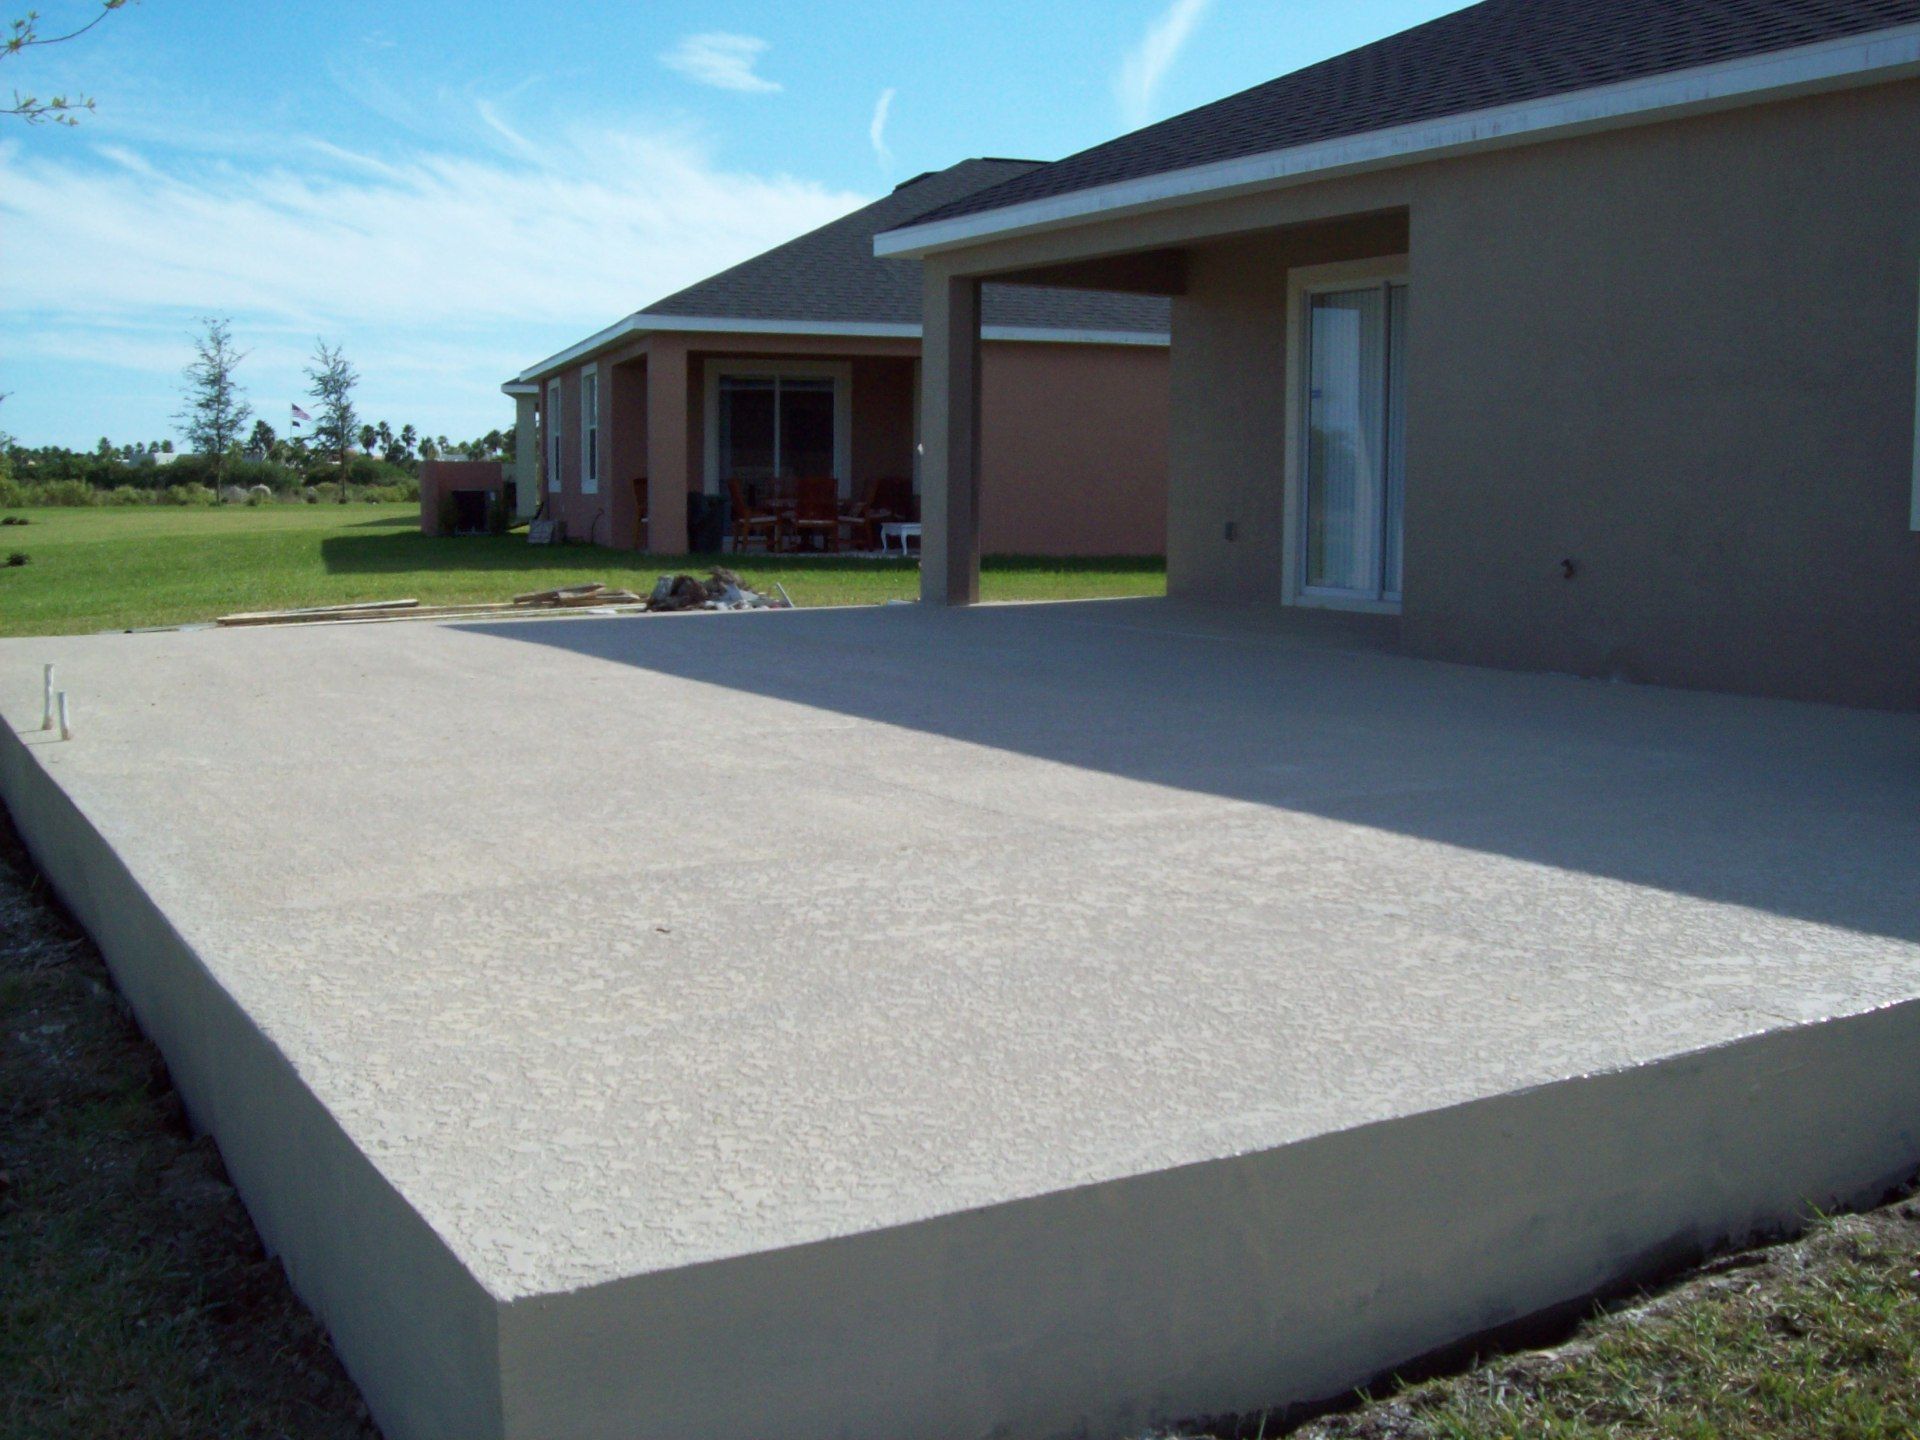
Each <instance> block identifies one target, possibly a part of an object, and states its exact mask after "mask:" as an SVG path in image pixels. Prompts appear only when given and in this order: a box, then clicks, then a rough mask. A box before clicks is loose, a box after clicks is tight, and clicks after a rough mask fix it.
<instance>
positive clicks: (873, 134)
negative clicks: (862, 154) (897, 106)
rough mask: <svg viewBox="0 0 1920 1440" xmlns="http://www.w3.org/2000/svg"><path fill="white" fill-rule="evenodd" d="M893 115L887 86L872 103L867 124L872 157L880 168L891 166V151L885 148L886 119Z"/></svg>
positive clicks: (890, 91) (891, 100) (891, 95)
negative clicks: (878, 163) (870, 117)
mask: <svg viewBox="0 0 1920 1440" xmlns="http://www.w3.org/2000/svg"><path fill="white" fill-rule="evenodd" d="M892 113H893V87H892V86H891V85H889V86H888V87H887V88H886V89H885V90H882V91H881V92H880V98H879V99H878V100H876V101H874V102H873V119H872V120H871V121H870V122H868V124H867V139H868V140H869V141H871V142H872V144H873V156H874V159H876V160H878V161H879V162H880V164H881V167H882V168H885V167H886V166H888V165H891V164H893V151H891V150H889V149H888V148H887V117H888V116H889V115H891V114H892Z"/></svg>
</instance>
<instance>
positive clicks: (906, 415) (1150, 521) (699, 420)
mask: <svg viewBox="0 0 1920 1440" xmlns="http://www.w3.org/2000/svg"><path fill="white" fill-rule="evenodd" d="M709 347H711V348H709ZM919 348H920V347H919V345H918V343H917V342H916V341H911V340H856V341H848V340H845V339H835V338H832V337H820V336H768V335H752V336H745V335H743V336H730V335H729V336H718V337H714V338H712V339H707V338H705V337H703V338H702V348H701V349H699V350H687V349H685V348H684V342H679V341H669V342H668V343H667V344H666V345H665V346H663V345H662V344H661V338H660V337H657V336H656V337H652V338H651V339H649V340H647V341H644V342H642V343H641V344H640V345H638V346H635V347H632V349H631V351H630V352H623V351H614V352H609V353H608V354H606V355H603V356H601V357H600V358H599V360H598V364H599V367H600V368H599V373H600V376H601V385H600V391H601V419H600V424H601V447H602V449H601V454H602V460H603V464H602V475H601V485H600V492H599V494H598V495H584V494H582V493H581V489H580V423H581V417H580V396H581V385H580V377H581V373H582V367H581V366H577V365H576V366H574V367H571V368H570V369H568V370H567V371H565V372H564V373H563V374H562V376H561V382H562V385H561V396H562V398H561V415H560V420H559V423H560V426H561V465H560V477H561V489H560V491H559V492H558V493H557V494H555V493H552V492H547V491H543V492H542V493H543V495H544V496H545V498H546V502H547V506H548V513H549V514H552V515H555V516H558V517H560V518H563V519H565V520H566V522H567V535H568V538H569V539H572V540H586V539H589V538H591V539H592V540H593V541H594V542H595V543H599V544H610V545H614V546H618V547H621V548H631V547H633V546H635V545H638V544H639V543H640V536H639V533H638V526H637V524H636V523H635V515H634V514H633V513H632V510H633V507H630V506H629V505H628V504H627V497H628V494H629V491H630V489H631V484H630V482H631V481H632V479H633V478H634V477H635V476H638V475H642V474H647V475H649V476H650V478H651V475H650V472H651V471H652V469H653V468H654V465H653V460H652V458H651V457H652V456H653V455H654V454H655V453H656V452H657V453H659V454H661V455H668V454H669V452H670V453H671V457H672V458H670V459H669V460H668V462H667V463H668V465H669V468H670V469H671V470H672V471H673V472H674V474H672V475H669V476H668V479H669V481H670V482H671V481H672V480H674V479H675V478H677V474H678V471H679V470H680V468H682V466H684V469H685V471H686V484H687V486H688V487H690V488H699V487H700V486H702V485H704V483H705V480H706V387H707V374H708V370H709V369H710V368H711V367H712V366H714V365H715V364H716V363H718V362H719V361H722V360H729V361H731V360H739V359H741V358H743V357H758V358H764V359H768V360H783V359H792V360H819V361H831V362H839V363H844V364H846V365H847V366H848V367H849V370H850V374H851V384H852V394H851V407H850V408H851V415H852V437H851V440H852V443H851V447H850V449H851V482H850V485H849V494H851V495H852V496H854V497H858V496H860V495H862V494H864V493H865V490H866V487H867V485H868V483H869V482H871V481H872V480H874V479H877V478H884V477H890V476H912V475H913V473H914V459H915V456H914V445H915V438H914V437H915V426H914V404H915V395H916V391H915V386H916V381H915V369H916V365H917V362H918V355H919ZM985 350H986V353H985V356H984V357H983V379H982V385H983V388H984V390H985V393H986V395H987V397H988V405H987V412H986V417H985V421H984V424H983V427H982V435H981V448H982V460H981V465H982V473H981V486H982V493H983V502H982V519H981V524H982V534H983V538H984V541H985V544H986V546H987V548H988V550H989V551H991V552H993V553H997V554H1020V555H1157V554H1160V553H1162V551H1163V550H1164V548H1165V537H1166V494H1167V490H1166V475H1167V409H1168V391H1167V369H1168V361H1167V351H1166V349H1165V347H1163V346H1158V345H1151V346H1130V345H1100V346H1094V345H1064V344H1043V343H1034V342H1027V341H1001V342H993V343H990V344H988V345H987V346H986V347H985ZM656 352H657V353H656ZM663 364H678V365H680V366H683V367H684V372H685V376H686V386H685V406H684V410H685V424H684V430H683V432H682V434H683V437H684V443H683V445H668V446H661V447H654V446H651V445H650V443H649V436H648V430H647V425H648V414H649V406H648V391H647V387H648V383H649V380H648V376H649V373H650V371H652V370H653V369H655V368H658V367H660V366H662V365H663ZM545 396H546V390H545V382H544V381H543V382H542V390H541V403H542V404H543V405H544V404H545ZM673 411H674V413H675V414H676V415H677V414H679V413H680V407H678V406H675V407H673ZM682 457H683V458H682ZM683 509H684V502H683ZM648 538H649V540H652V539H653V537H652V536H651V535H649V537H648ZM653 543H654V544H655V546H656V548H664V546H662V545H661V544H660V543H659V542H658V541H654V542H653Z"/></svg>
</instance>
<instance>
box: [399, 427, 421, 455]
mask: <svg viewBox="0 0 1920 1440" xmlns="http://www.w3.org/2000/svg"><path fill="white" fill-rule="evenodd" d="M419 439H420V432H419V431H418V430H415V429H414V428H413V426H411V425H403V426H401V427H400V453H401V455H403V456H404V457H405V458H407V459H409V460H411V459H412V458H413V447H414V446H415V445H416V444H417V443H418V442H419Z"/></svg>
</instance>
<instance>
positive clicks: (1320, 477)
mask: <svg viewBox="0 0 1920 1440" xmlns="http://www.w3.org/2000/svg"><path fill="white" fill-rule="evenodd" d="M1306 302H1307V303H1306V344H1305V351H1306V354H1305V357H1304V358H1305V362H1306V363H1305V371H1306V376H1305V379H1306V387H1307V395H1306V405H1305V412H1306V436H1305V457H1304V460H1305V463H1304V466H1303V483H1302V485H1301V487H1300V507H1301V516H1300V520H1301V525H1300V531H1301V535H1302V553H1301V586H1300V588H1301V590H1302V592H1303V593H1304V594H1306V595H1313V596H1325V597H1328V598H1339V599H1347V600H1371V601H1385V602H1395V601H1398V600H1399V598H1400V550H1401V515H1402V509H1403V504H1402V497H1403V491H1404V484H1405V455H1404V450H1405V431H1406V370H1405V366H1406V362H1405V351H1406V324H1407V287H1406V285H1405V284H1404V283H1402V282H1399V281H1381V282H1378V283H1375V284H1367V285H1356V286H1353V287H1351V288H1341V289H1326V290H1316V291H1311V292H1309V293H1308V294H1307V297H1306Z"/></svg>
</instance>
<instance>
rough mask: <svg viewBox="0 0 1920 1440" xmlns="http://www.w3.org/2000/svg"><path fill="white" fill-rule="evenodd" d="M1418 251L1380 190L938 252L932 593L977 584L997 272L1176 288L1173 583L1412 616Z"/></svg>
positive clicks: (929, 422) (1177, 590)
mask: <svg viewBox="0 0 1920 1440" xmlns="http://www.w3.org/2000/svg"><path fill="white" fill-rule="evenodd" d="M1413 248H1414V247H1413V244H1412V239H1411V225H1410V205H1409V203H1408V196H1407V195H1406V194H1405V193H1404V192H1393V191H1389V190H1386V189H1383V188H1382V187H1380V186H1377V185H1376V186H1374V187H1372V190H1371V193H1362V194H1354V195H1351V196H1347V197H1344V198H1341V197H1335V198H1332V199H1329V200H1323V201H1322V202H1321V203H1319V204H1311V203H1303V201H1302V199H1301V198H1300V197H1297V196H1296V197H1292V198H1291V202H1290V203H1289V204H1276V203H1275V202H1274V201H1273V199H1272V198H1271V197H1269V198H1268V199H1267V200H1266V201H1265V202H1264V203H1242V204H1237V205H1231V206H1210V207H1199V208H1198V209H1197V210H1196V212H1194V213H1186V212H1171V213H1168V214H1165V215H1160V216H1155V217H1148V218H1144V219H1143V218H1140V217H1130V218H1129V219H1127V220H1125V221H1117V222H1112V223H1108V224H1105V225H1102V226H1098V227H1089V228H1087V229H1084V230H1079V231H1073V232H1068V233H1065V234H1044V235H1035V236H1026V237H1022V238H1019V239H1012V240H1003V241H997V242H995V243H992V244H989V245H982V246H980V247H977V248H959V247H956V248H954V249H952V250H950V251H934V252H931V253H927V254H925V255H924V256H923V257H922V258H923V263H924V269H925V299H924V304H925V314H926V335H927V339H926V350H925V357H926V358H925V363H924V370H923V404H924V413H923V416H922V421H921V430H922V435H923V439H924V447H923V448H924V453H923V456H922V469H921V485H922V493H923V505H924V511H925V515H924V519H925V556H926V560H925V563H924V565H923V567H922V598H923V599H925V600H927V601H930V602H932V603H935V604H943V605H966V604H972V603H974V602H976V601H977V600H978V598H979V565H980V556H981V553H982V545H981V540H980V524H979V503H980V484H979V476H980V470H981V463H980V446H979V442H978V437H979V436H980V434H981V433H982V431H983V429H984V428H985V427H986V426H988V425H990V424H991V414H990V412H989V411H988V409H987V406H988V405H989V404H990V403H991V397H989V396H986V395H985V394H984V393H983V388H982V386H981V385H980V383H979V371H980V367H981V355H982V345H981V324H980V295H981V287H982V286H983V285H986V284H989V283H994V284H1009V285H1036V286H1063V287H1070V288H1076V289H1100V290H1109V291H1117V292H1125V293H1134V294H1152V295H1163V296H1167V297H1169V298H1171V300H1172V302H1173V330H1172V365H1171V386H1172V415H1171V429H1170V434H1169V450H1170V454H1169V477H1168V512H1167V555H1168V585H1169V591H1170V593H1173V594H1176V595H1183V596H1188V597H1193V598H1232V599H1237V600H1244V599H1249V598H1266V599H1271V600H1274V601H1276V602H1280V603H1285V604H1290V605H1304V606H1310V607H1318V608H1326V609H1334V610H1356V611H1368V612H1374V613H1379V614H1382V615H1389V616H1397V615H1398V614H1399V613H1400V607H1401V599H1402V594H1403V588H1404V581H1403V574H1404V569H1405V560H1404V555H1405V547H1404V537H1405V533H1406V524H1407V522H1406V514H1407V510H1406V478H1405V477H1406V461H1407V446H1406V438H1405V437H1406V427H1407V413H1408V412H1407V404H1408V397H1409V393H1410V388H1409V378H1410V375H1411V373H1412V372H1413V368H1414V367H1415V366H1416V365H1418V364H1419V363H1420V361H1419V358H1418V356H1419V352H1418V343H1417V341H1416V339H1415V334H1414V331H1413V329H1412V327H1411V325H1410V324H1409V316H1410V314H1411V313H1412V310H1413V307H1414V305H1415V303H1416V302H1415V300H1414V298H1413V297H1414V284H1413V269H1414V264H1415V257H1414V255H1413Z"/></svg>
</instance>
